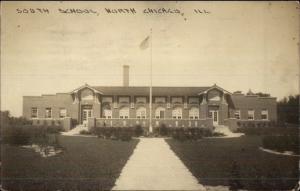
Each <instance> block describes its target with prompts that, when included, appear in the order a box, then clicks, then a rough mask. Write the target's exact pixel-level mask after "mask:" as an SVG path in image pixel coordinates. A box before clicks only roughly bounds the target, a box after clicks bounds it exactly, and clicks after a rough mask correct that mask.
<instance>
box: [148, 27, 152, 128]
mask: <svg viewBox="0 0 300 191" xmlns="http://www.w3.org/2000/svg"><path fill="white" fill-rule="evenodd" d="M149 110H150V119H149V132H150V133H152V132H153V128H152V28H151V29H150V99H149Z"/></svg>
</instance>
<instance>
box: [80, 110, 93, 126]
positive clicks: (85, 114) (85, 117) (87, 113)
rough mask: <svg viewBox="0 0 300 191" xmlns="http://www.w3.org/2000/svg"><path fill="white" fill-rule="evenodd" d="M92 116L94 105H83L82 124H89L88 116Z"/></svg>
mask: <svg viewBox="0 0 300 191" xmlns="http://www.w3.org/2000/svg"><path fill="white" fill-rule="evenodd" d="M92 116H93V110H92V106H89V105H86V106H83V107H82V113H81V118H82V124H83V125H87V122H88V118H89V117H92Z"/></svg>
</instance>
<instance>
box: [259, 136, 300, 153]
mask: <svg viewBox="0 0 300 191" xmlns="http://www.w3.org/2000/svg"><path fill="white" fill-rule="evenodd" d="M263 147H264V148H266V149H271V150H276V151H279V152H284V151H292V152H294V153H296V154H299V153H300V152H299V137H298V136H297V135H282V136H272V135H269V136H264V137H263Z"/></svg>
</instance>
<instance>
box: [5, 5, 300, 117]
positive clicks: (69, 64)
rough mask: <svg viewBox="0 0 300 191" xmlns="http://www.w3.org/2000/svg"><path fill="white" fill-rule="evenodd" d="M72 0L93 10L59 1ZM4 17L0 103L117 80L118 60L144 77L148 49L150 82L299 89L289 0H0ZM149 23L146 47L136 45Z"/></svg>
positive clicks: (278, 93) (16, 105)
mask: <svg viewBox="0 0 300 191" xmlns="http://www.w3.org/2000/svg"><path fill="white" fill-rule="evenodd" d="M30 8H32V9H34V10H35V13H26V10H30ZM37 8H41V9H47V10H48V11H49V13H47V12H43V13H40V12H38V10H37ZM71 8H74V9H81V10H84V9H87V10H92V11H89V12H93V13H85V14H80V13H61V12H60V11H59V9H61V10H67V9H71ZM105 8H109V9H121V8H122V9H125V8H127V9H129V8H134V10H135V14H132V13H130V14H129V13H115V14H109V13H107V12H106V11H105ZM148 8H150V9H155V10H158V9H160V8H165V9H170V10H173V11H175V10H179V11H180V13H156V14H155V13H153V14H149V13H144V12H143V11H144V9H148ZM194 9H197V10H200V11H201V12H202V13H196V12H195V11H194ZM20 12H21V13H20ZM205 12H206V13H205ZM1 21H2V22H1V110H9V111H10V113H11V114H12V115H14V116H21V115H22V99H23V98H22V97H23V96H28V95H41V94H55V93H61V92H70V91H72V90H73V89H76V88H78V87H79V86H82V85H84V84H85V83H87V84H89V85H92V86H94V85H95V86H121V85H122V65H124V64H126V65H129V66H130V80H129V84H130V86H147V85H149V83H150V63H151V57H152V81H153V82H152V83H153V86H211V85H213V84H215V83H216V84H217V85H218V86H220V87H222V88H224V89H226V90H227V91H230V92H234V91H237V90H240V91H242V92H243V93H247V92H248V90H249V89H251V90H252V91H253V92H264V93H270V94H271V95H272V96H274V97H277V99H281V98H283V97H284V96H288V95H291V94H297V93H298V92H299V47H298V45H299V5H298V4H297V3H296V2H231V3H230V2H174V1H173V2H2V3H1ZM150 29H152V38H151V42H152V54H151V48H150V47H149V48H147V49H145V50H142V49H140V47H139V45H140V43H141V42H142V41H143V40H144V39H145V38H146V37H147V36H148V35H150Z"/></svg>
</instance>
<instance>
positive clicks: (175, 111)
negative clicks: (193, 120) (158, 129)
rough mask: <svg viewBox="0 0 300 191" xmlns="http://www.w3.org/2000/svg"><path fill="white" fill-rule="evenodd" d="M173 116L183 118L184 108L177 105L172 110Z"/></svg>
mask: <svg viewBox="0 0 300 191" xmlns="http://www.w3.org/2000/svg"><path fill="white" fill-rule="evenodd" d="M172 118H173V119H181V118H182V109H181V108H180V107H176V108H174V109H173V110H172Z"/></svg>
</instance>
